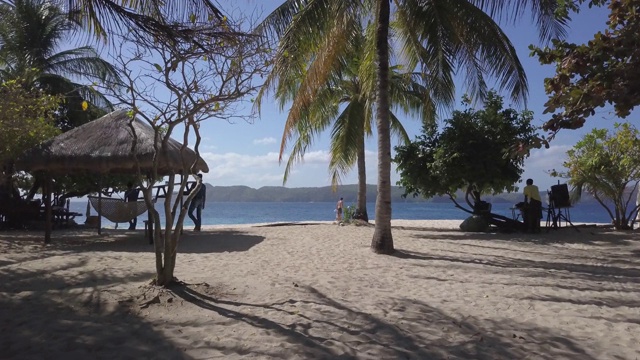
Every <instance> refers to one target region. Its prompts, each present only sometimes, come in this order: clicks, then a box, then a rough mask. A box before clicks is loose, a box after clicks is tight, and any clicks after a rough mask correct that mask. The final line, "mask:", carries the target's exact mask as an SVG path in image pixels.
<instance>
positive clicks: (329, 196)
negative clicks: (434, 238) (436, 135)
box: [206, 184, 594, 204]
mask: <svg viewBox="0 0 640 360" xmlns="http://www.w3.org/2000/svg"><path fill="white" fill-rule="evenodd" d="M206 186H207V201H214V202H334V201H337V200H338V199H339V198H340V197H343V198H344V199H345V202H347V203H355V201H356V198H357V193H358V186H357V185H356V184H350V185H340V186H338V187H337V190H336V191H335V192H334V191H333V189H332V187H331V186H324V187H301V188H287V187H283V186H264V187H261V188H259V189H254V188H251V187H248V186H243V185H236V186H213V185H211V184H206ZM403 194H404V188H401V187H399V186H392V187H391V200H392V201H393V202H438V203H442V202H450V201H451V200H450V199H449V197H448V196H436V197H433V198H431V199H424V198H422V197H413V196H411V195H409V196H407V197H406V198H403V197H402V195H403ZM540 195H542V196H543V198H544V196H545V195H546V192H545V191H541V194H540ZM463 196H464V194H463V193H462V192H460V193H459V194H458V198H459V199H461V200H462V201H464V198H463ZM483 199H484V200H485V201H488V202H491V203H494V204H496V203H510V204H515V203H518V202H520V201H522V200H523V195H522V193H502V194H498V195H493V196H491V195H487V196H484V197H483ZM375 200H376V185H367V201H368V202H375ZM582 201H583V202H587V201H594V200H593V199H592V198H590V197H586V198H584V199H583V200H582Z"/></svg>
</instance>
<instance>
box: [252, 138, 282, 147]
mask: <svg viewBox="0 0 640 360" xmlns="http://www.w3.org/2000/svg"><path fill="white" fill-rule="evenodd" d="M276 142H277V140H276V139H275V138H273V137H266V138H262V139H255V140H253V144H254V145H271V144H275V143H276Z"/></svg>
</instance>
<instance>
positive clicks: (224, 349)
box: [0, 221, 640, 360]
mask: <svg viewBox="0 0 640 360" xmlns="http://www.w3.org/2000/svg"><path fill="white" fill-rule="evenodd" d="M459 223H460V221H394V222H393V226H394V227H393V236H394V244H395V248H396V250H397V252H396V254H394V255H392V256H386V255H376V254H374V253H373V252H372V251H371V250H370V242H371V238H372V235H373V231H374V228H373V227H372V226H353V225H347V226H338V225H336V224H332V223H312V224H278V226H268V225H269V224H261V225H243V226H216V227H207V228H205V229H203V231H202V232H201V233H195V232H191V231H185V234H184V236H183V237H182V239H181V242H180V245H179V254H178V259H177V266H176V277H177V278H178V279H179V280H181V281H182V282H184V284H183V285H182V286H176V287H175V288H173V289H172V290H171V291H167V290H164V291H161V290H160V289H158V288H154V287H151V286H149V285H148V284H149V283H150V280H151V279H152V278H153V277H154V274H155V257H154V254H153V252H152V251H153V248H152V246H150V245H149V244H147V242H146V241H145V239H144V237H143V231H142V230H136V231H128V230H120V229H117V230H115V229H107V230H104V233H103V234H102V235H98V234H97V233H96V232H95V230H88V229H85V230H83V229H75V230H74V229H69V230H60V231H56V232H54V234H53V244H51V245H48V246H43V245H42V244H41V241H42V236H43V234H42V233H41V232H18V231H4V232H0V276H1V281H0V309H1V312H0V314H1V315H0V328H1V331H2V334H3V336H2V337H0V358H2V359H245V358H246V359H575V360H578V359H580V360H589V359H630V360H633V359H640V232H637V231H634V232H619V231H614V230H612V229H606V228H600V227H580V228H579V232H578V231H575V230H574V229H572V228H561V229H558V230H551V231H549V232H546V229H543V231H542V233H539V234H522V233H510V234H506V233H465V232H462V231H460V230H459V229H458V225H459ZM265 225H267V226H265ZM271 225H273V224H271Z"/></svg>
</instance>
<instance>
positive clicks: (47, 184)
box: [42, 174, 53, 244]
mask: <svg viewBox="0 0 640 360" xmlns="http://www.w3.org/2000/svg"><path fill="white" fill-rule="evenodd" d="M42 198H43V201H44V243H45V244H50V243H51V231H52V229H53V223H52V221H51V220H52V219H51V218H52V211H51V176H49V175H48V174H45V176H44V184H43V186H42Z"/></svg>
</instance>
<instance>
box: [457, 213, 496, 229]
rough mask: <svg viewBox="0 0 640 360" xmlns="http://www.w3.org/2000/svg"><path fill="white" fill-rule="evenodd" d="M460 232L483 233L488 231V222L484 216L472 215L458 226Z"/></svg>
mask: <svg viewBox="0 0 640 360" xmlns="http://www.w3.org/2000/svg"><path fill="white" fill-rule="evenodd" d="M460 230H462V231H468V232H485V231H487V230H489V221H487V219H486V218H485V217H484V216H480V215H472V216H470V217H468V218H466V219H465V220H464V221H463V222H462V224H460Z"/></svg>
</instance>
